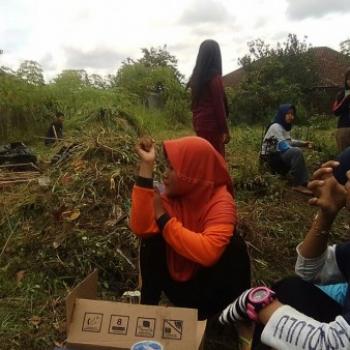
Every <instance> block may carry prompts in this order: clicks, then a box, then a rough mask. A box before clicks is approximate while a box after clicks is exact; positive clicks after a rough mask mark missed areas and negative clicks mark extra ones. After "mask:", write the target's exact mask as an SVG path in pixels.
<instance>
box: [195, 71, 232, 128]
mask: <svg viewBox="0 0 350 350" xmlns="http://www.w3.org/2000/svg"><path fill="white" fill-rule="evenodd" d="M224 95H225V94H224V84H223V80H222V77H221V76H220V75H215V76H214V77H213V78H212V79H211V81H210V82H209V83H208V85H207V86H206V87H205V88H204V91H203V92H202V95H201V97H200V99H199V101H198V102H197V103H195V105H194V106H192V116H193V127H194V129H195V130H196V131H212V132H213V133H219V134H223V133H228V127H227V113H226V109H225V96H224Z"/></svg>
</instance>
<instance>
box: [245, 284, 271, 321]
mask: <svg viewBox="0 0 350 350" xmlns="http://www.w3.org/2000/svg"><path fill="white" fill-rule="evenodd" d="M275 299H276V293H275V292H274V291H273V290H271V289H270V288H267V287H256V288H253V289H252V290H251V291H250V292H249V294H248V296H247V315H248V317H249V318H250V319H251V320H252V321H258V312H259V311H260V310H261V309H263V308H264V307H265V306H267V305H269V304H271V303H272V302H273V301H274V300H275Z"/></svg>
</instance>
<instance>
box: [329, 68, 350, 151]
mask: <svg viewBox="0 0 350 350" xmlns="http://www.w3.org/2000/svg"><path fill="white" fill-rule="evenodd" d="M332 109H333V113H334V114H335V115H336V116H337V117H338V125H337V132H336V134H335V138H336V142H337V147H338V151H339V152H341V151H343V150H344V149H345V148H346V147H349V146H350V69H349V70H348V71H347V72H346V73H345V82H344V88H343V89H342V90H341V91H339V92H338V94H337V97H336V100H335V101H334V103H333V108H332Z"/></svg>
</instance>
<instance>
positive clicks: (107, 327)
mask: <svg viewBox="0 0 350 350" xmlns="http://www.w3.org/2000/svg"><path fill="white" fill-rule="evenodd" d="M97 280H98V272H97V270H95V271H94V272H92V273H91V274H90V275H88V276H87V277H86V278H85V279H84V280H83V281H82V282H81V283H80V284H79V285H78V286H77V287H76V288H74V289H73V290H72V291H71V293H70V294H69V295H68V296H67V298H66V317H67V335H68V337H67V346H68V348H69V349H79V350H80V349H90V350H91V349H98V350H102V349H105V350H112V349H113V350H126V349H130V347H131V346H132V345H133V344H135V343H137V342H140V341H142V340H154V341H157V342H159V343H160V344H162V345H163V347H164V350H175V349H176V350H192V349H193V350H195V349H198V348H199V347H200V343H201V340H202V337H203V334H204V330H205V321H201V322H198V321H197V310H195V309H186V308H177V307H165V306H150V305H141V304H127V303H119V302H113V301H103V300H96V295H97Z"/></svg>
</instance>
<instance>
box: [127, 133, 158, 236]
mask: <svg viewBox="0 0 350 350" xmlns="http://www.w3.org/2000/svg"><path fill="white" fill-rule="evenodd" d="M136 152H137V153H138V155H139V157H140V166H139V171H138V177H137V179H136V184H135V185H134V188H133V191H132V195H131V212H130V221H129V225H130V228H131V230H132V231H133V232H134V233H135V234H136V235H139V236H146V235H153V234H157V233H159V228H158V226H157V223H156V221H155V213H154V205H153V202H154V189H153V168H154V163H155V148H154V142H153V140H151V139H149V138H144V139H141V140H140V141H139V143H138V144H137V145H136Z"/></svg>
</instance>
